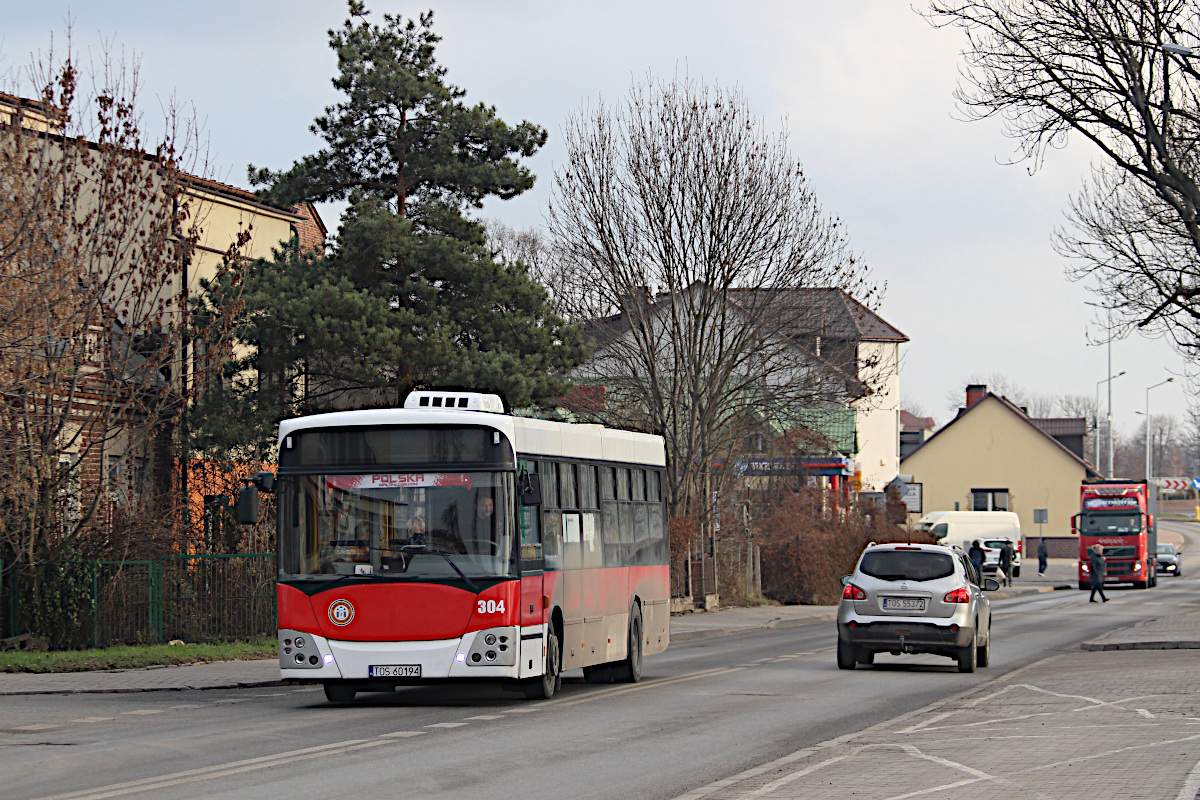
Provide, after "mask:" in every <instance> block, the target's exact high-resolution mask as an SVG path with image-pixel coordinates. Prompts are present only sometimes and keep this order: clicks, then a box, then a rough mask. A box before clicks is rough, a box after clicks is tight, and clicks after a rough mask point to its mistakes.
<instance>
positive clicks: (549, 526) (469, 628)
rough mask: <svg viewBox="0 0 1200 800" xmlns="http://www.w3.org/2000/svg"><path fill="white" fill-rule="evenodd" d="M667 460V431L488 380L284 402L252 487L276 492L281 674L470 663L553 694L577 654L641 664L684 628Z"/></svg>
mask: <svg viewBox="0 0 1200 800" xmlns="http://www.w3.org/2000/svg"><path fill="white" fill-rule="evenodd" d="M665 465H666V459H665V449H664V446H663V440H662V438H661V437H658V436H650V435H646V434H641V433H632V432H629V431H620V430H612V429H607V428H603V427H600V426H592V425H572V424H565V423H557V422H548V421H545V420H537V419H527V418H522V417H514V416H510V415H508V414H505V413H503V406H502V403H501V401H500V398H498V397H496V396H495V395H485V394H478V393H471V392H413V393H411V394H410V395H409V396H408V398H407V399H406V400H405V403H404V408H402V409H380V410H368V411H346V412H337V413H331V414H321V415H316V416H310V417H302V418H298V419H291V420H285V421H284V422H282V423H281V424H280V426H279V467H278V469H279V472H278V475H277V477H275V479H274V480H273V481H272V480H271V476H270V475H269V474H268V475H264V476H260V478H259V479H257V484H258V486H257V487H251V488H248V489H247V490H245V492H246V496H245V497H244V498H241V499H240V500H239V506H240V507H243V506H244V507H248V506H249V505H250V504H252V503H253V501H254V500H256V499H257V496H256V495H254V494H253V493H254V492H255V491H257V488H263V489H267V488H273V489H274V491H275V492H276V495H277V508H278V520H279V521H278V526H279V527H278V550H279V576H278V586H277V596H278V604H279V658H280V674H281V677H283V678H285V679H292V680H308V681H319V682H321V683H322V684H324V688H325V695H326V697H327V698H328V699H329V700H330V701H333V702H349V701H351V700H353V698H354V696H355V694H356V693H357V692H365V691H392V690H393V689H394V688H395V687H396V686H398V685H411V684H414V683H429V682H434V681H439V680H453V679H463V680H479V679H498V680H503V681H508V682H511V683H515V684H517V685H519V686H520V687H521V688H522V689H524V691H525V693H526V695H527V696H529V697H532V698H549V697H551V696H552V695H553V694H554V692H555V691H556V690H557V689H558V687H559V685H560V682H561V673H562V671H563V670H567V669H572V668H579V667H582V668H583V670H584V673H585V676H586V677H587V678H588V679H589V680H593V681H603V682H608V681H614V680H624V681H637V680H639V679H640V678H641V673H642V657H643V656H644V655H648V654H653V653H658V652H661V651H662V650H664V649H665V648H666V646H667V643H668V641H669V639H670V632H669V625H670V602H669V601H670V579H669V573H668V570H669V566H668V565H669V552H668V535H667V518H666V505H665V502H664V501H665V497H664V494H665V492H664V476H663V470H664V468H665ZM251 513H252V512H250V511H247V512H246V514H247V518H246V519H244V520H243V521H247V519H248V518H249V516H250V515H251ZM255 513H256V512H255Z"/></svg>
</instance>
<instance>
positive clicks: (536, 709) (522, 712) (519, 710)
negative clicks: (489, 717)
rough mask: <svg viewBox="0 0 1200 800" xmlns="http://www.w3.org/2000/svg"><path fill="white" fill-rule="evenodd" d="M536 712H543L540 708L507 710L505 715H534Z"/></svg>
mask: <svg viewBox="0 0 1200 800" xmlns="http://www.w3.org/2000/svg"><path fill="white" fill-rule="evenodd" d="M535 711H541V709H540V708H506V709H504V713H505V714H532V713H533V712H535Z"/></svg>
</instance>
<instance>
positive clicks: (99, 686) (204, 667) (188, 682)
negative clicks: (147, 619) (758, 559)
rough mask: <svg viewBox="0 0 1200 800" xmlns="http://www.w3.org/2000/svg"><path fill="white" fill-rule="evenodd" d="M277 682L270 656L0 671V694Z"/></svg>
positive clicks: (179, 688) (276, 665)
mask: <svg viewBox="0 0 1200 800" xmlns="http://www.w3.org/2000/svg"><path fill="white" fill-rule="evenodd" d="M278 683H279V659H277V658H272V659H263V660H261V661H213V662H209V663H207V664H189V665H187V666H183V667H177V666H171V667H149V668H147V669H114V670H105V671H99V672H55V673H30V672H0V695H6V694H71V693H75V692H84V693H92V692H158V691H183V690H185V689H237V688H241V687H249V686H275V685H277V684H278Z"/></svg>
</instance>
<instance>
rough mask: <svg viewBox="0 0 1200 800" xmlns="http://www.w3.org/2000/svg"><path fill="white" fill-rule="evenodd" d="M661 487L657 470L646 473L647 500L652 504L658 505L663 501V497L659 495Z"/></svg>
mask: <svg viewBox="0 0 1200 800" xmlns="http://www.w3.org/2000/svg"><path fill="white" fill-rule="evenodd" d="M659 486H660V484H659V472H658V470H656V469H652V470H648V471H647V472H646V499H647V500H649V501H650V502H651V503H658V502H661V501H662V495H661V494H659V492H660V488H659Z"/></svg>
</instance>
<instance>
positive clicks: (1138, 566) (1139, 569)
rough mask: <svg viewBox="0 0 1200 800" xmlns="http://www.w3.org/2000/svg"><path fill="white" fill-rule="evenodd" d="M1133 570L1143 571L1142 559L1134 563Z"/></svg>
mask: <svg viewBox="0 0 1200 800" xmlns="http://www.w3.org/2000/svg"><path fill="white" fill-rule="evenodd" d="M1133 571H1134V572H1141V571H1142V562H1140V561H1139V562H1137V563H1136V564H1134V565H1133Z"/></svg>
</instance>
